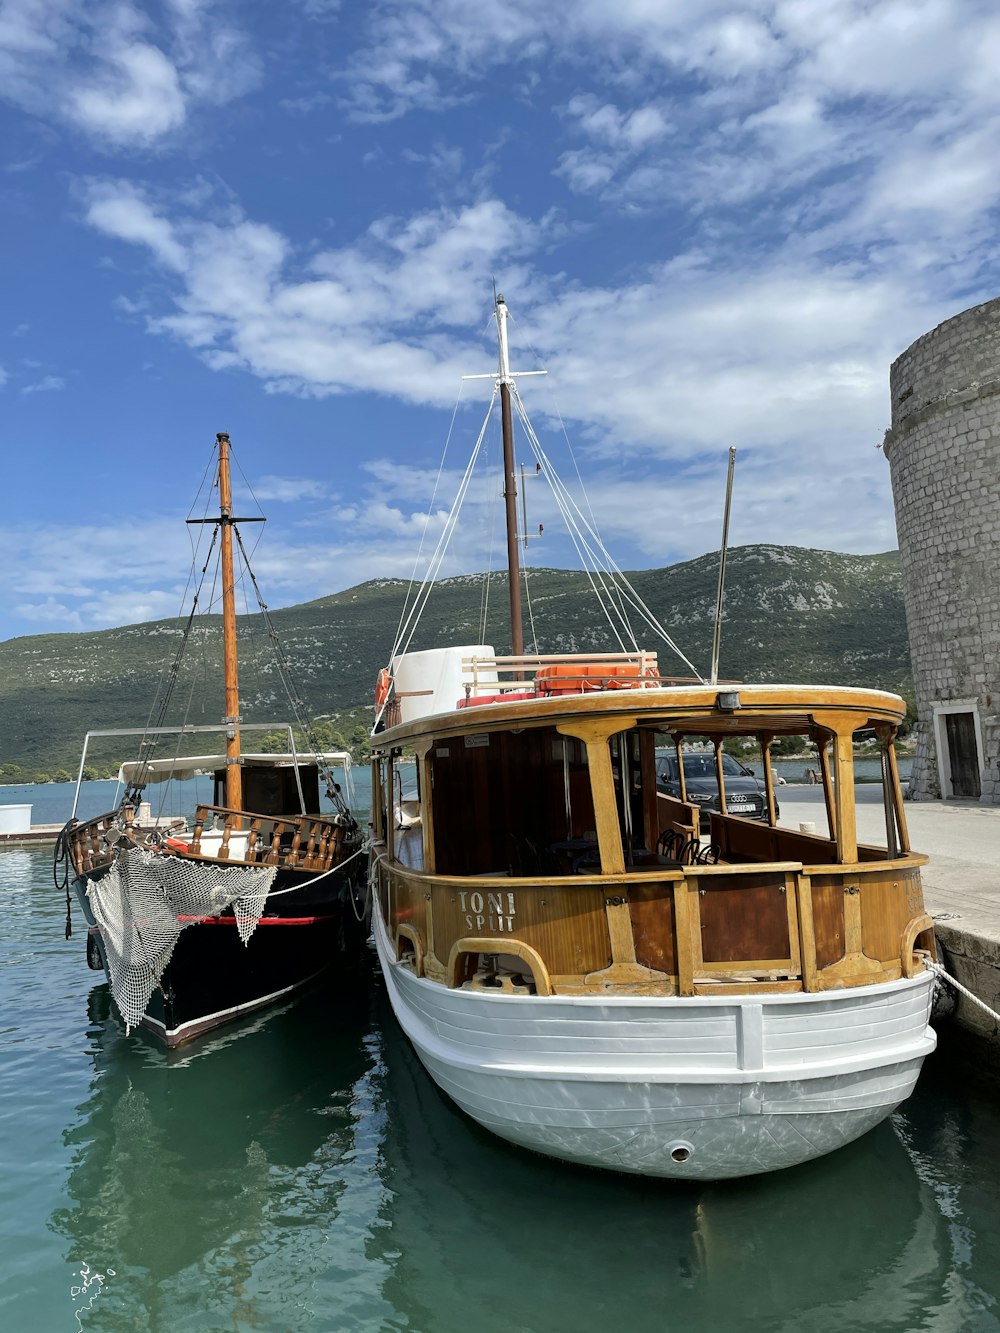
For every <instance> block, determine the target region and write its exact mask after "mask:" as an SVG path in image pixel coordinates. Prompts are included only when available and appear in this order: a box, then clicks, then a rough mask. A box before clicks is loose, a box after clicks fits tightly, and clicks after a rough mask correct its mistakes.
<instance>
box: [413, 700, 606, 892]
mask: <svg viewBox="0 0 1000 1333" xmlns="http://www.w3.org/2000/svg"><path fill="white" fill-rule="evenodd" d="M428 765H429V770H430V785H431V791H430V793H429V794H428V793H427V792H425V793H424V799H425V800H426V799H428V795H429V799H430V800H431V802H432V806H433V814H434V855H435V870H436V872H437V873H438V874H440V875H488V874H493V875H517V876H527V877H531V876H532V875H549V874H563V873H565V874H569V873H572V871H573V870H574V869H575V868H576V863H577V862H578V861H582V860H583V859H584V858H586V856H587V855H588V854H590V855H591V856H592V857H594V858H595V859H596V851H597V834H596V831H595V828H596V821H595V819H594V806H593V800H592V798H591V793H590V773H589V769H588V767H587V751H586V747H585V746H584V744H583V743H582V742H581V741H578V740H576V739H575V738H573V737H570V736H562V735H560V733H559V732H557V731H556V730H555V728H553V727H539V728H531V729H525V730H523V731H488V732H479V733H472V734H469V735H464V736H452V737H448V738H444V739H441V740H438V741H437V742H436V743H435V744H434V745H433V746H432V747H431V750H430V753H429V755H428Z"/></svg>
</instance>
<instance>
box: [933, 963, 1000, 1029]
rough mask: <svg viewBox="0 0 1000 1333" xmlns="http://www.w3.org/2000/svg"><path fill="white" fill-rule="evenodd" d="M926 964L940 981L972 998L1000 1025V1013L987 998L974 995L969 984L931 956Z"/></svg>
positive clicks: (976, 1004)
mask: <svg viewBox="0 0 1000 1333" xmlns="http://www.w3.org/2000/svg"><path fill="white" fill-rule="evenodd" d="M924 966H925V967H926V968H927V969H928V970H929V971H931V972H933V973H934V974H935V976H936V977H937V978H938V979H939V980H940V981H946V982H947V983H948V985H949V986H953V987H954V988H955V990H957V991H959V992H960V993H961V994H962V995H964V996H965V998H966V999H967V1000H971V1001H972V1003H973V1004H974V1005H975V1006H976V1007H977V1008H978V1009H982V1011H983V1013H985V1014H989V1016H990V1018H992V1019H993V1020H994V1022H996V1023H997V1024H998V1025H1000V1014H998V1013H997V1011H996V1010H995V1009H991V1008H990V1006H989V1005H988V1004H987V1003H986V1001H985V1000H981V999H980V998H979V996H978V995H974V994H973V993H972V991H970V990H969V988H968V986H963V985H962V983H961V982H960V981H959V980H958V979H957V978H956V977H953V976H952V975H951V973H950V972H949V971H948V969H947V968H945V967H942V965H941V964H940V963H935V962H934V960H933V959H931V958H925V959H924Z"/></svg>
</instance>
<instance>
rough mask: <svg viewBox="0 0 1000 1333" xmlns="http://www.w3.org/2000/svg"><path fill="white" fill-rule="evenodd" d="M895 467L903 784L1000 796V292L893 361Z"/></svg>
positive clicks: (889, 440) (921, 791)
mask: <svg viewBox="0 0 1000 1333" xmlns="http://www.w3.org/2000/svg"><path fill="white" fill-rule="evenodd" d="M889 384H890V391H891V394H892V426H891V427H890V429H889V430H888V431H887V432H886V436H885V443H884V446H883V447H884V450H885V455H886V457H887V458H888V460H889V468H890V471H891V473H892V493H893V499H894V501H895V506H896V527H897V530H898V533H899V550H900V556H901V559H902V565H903V588H904V594H905V599H906V619H907V624H908V627H909V635H910V653H911V656H912V659H913V679H914V685H915V687H916V694H917V707H918V711H919V724H918V729H917V733H918V742H917V753H916V758H915V760H914V765H913V775H912V777H911V779H910V794H911V796H913V797H914V798H915V799H917V800H921V799H923V800H928V799H931V798H933V797H946V798H947V797H965V798H966V799H973V800H980V801H982V802H983V803H984V804H990V805H994V804H997V803H1000V300H993V301H987V302H986V303H985V304H984V305H978V306H974V307H973V308H972V309H971V310H965V311H963V312H962V314H960V315H956V316H955V317H954V318H953V319H948V320H945V322H944V323H943V324H939V325H938V327H937V328H936V329H932V330H931V332H930V333H925V334H924V336H923V337H922V338H918V339H917V341H916V342H915V343H913V345H912V346H911V347H908V348H907V349H906V351H905V352H904V353H903V354H902V356H900V357H899V358H898V359H897V360H896V361H895V362H894V363H893V366H892V370H891V371H890V375H889Z"/></svg>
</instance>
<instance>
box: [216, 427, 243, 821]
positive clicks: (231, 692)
mask: <svg viewBox="0 0 1000 1333" xmlns="http://www.w3.org/2000/svg"><path fill="white" fill-rule="evenodd" d="M215 439H216V442H217V444H218V446H219V527H220V536H221V539H222V661H223V670H224V673H225V690H226V713H225V717H224V718H223V719H222V720H223V723H224V724H225V728H226V805H227V806H228V808H229V809H230V810H240V809H242V806H243V774H242V773H241V772H240V684H239V672H238V667H237V662H236V576H235V573H234V569H233V521H234V520H233V516H232V514H233V493H232V485H231V482H230V478H229V435H228V434H227V433H226V432H225V431H219V433H218V434H217V435H216V437H215Z"/></svg>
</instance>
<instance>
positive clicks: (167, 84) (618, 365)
mask: <svg viewBox="0 0 1000 1333" xmlns="http://www.w3.org/2000/svg"><path fill="white" fill-rule="evenodd" d="M998 68H1000V13H998V11H997V10H996V7H995V5H993V4H990V3H988V2H985V0H984V2H982V3H980V2H979V0H961V2H958V0H866V2H864V3H862V2H861V0H776V2H772V3H765V2H764V0H761V2H760V3H739V0H728V2H719V3H717V2H716V0H616V3H614V4H611V3H609V0H575V2H574V3H560V2H559V0H549V3H547V4H544V5H542V4H538V3H537V0H508V2H507V3H505V4H503V5H496V6H493V5H469V4H468V3H458V0H381V2H380V0H372V2H371V3H365V4H361V3H354V2H352V0H341V2H340V3H337V0H284V2H283V3H282V4H280V5H275V4H273V3H258V2H256V0H245V2H244V3H227V0H147V3H144V4H137V3H132V2H130V0H120V2H119V3H110V4H104V3H101V2H100V0H0V99H2V102H0V198H2V208H0V237H2V245H0V273H2V302H0V420H2V466H3V473H2V479H3V481H2V484H3V496H4V506H3V518H2V524H0V557H2V560H3V569H4V578H3V580H2V581H0V638H8V637H11V636H14V635H20V634H35V633H43V632H51V631H59V630H78V629H94V628H102V627H105V626H109V625H116V624H124V623H130V622H134V621H138V620H144V619H150V618H154V617H158V616H164V615H174V614H177V613H178V612H179V611H180V610H181V597H182V592H183V587H184V582H185V578H186V575H187V569H188V563H189V559H190V553H189V546H188V542H187V533H186V530H185V528H184V524H183V519H184V517H185V515H186V514H187V512H188V509H189V506H190V504H191V501H192V499H193V497H194V495H195V492H196V490H197V487H198V484H199V481H200V479H201V476H202V473H203V471H204V468H205V465H206V463H207V461H208V458H209V455H210V451H211V448H212V443H213V440H214V435H215V432H216V431H217V430H228V431H229V432H230V433H231V435H232V439H233V445H234V449H235V452H236V456H237V459H238V461H239V464H240V466H241V468H242V472H243V474H244V475H245V477H246V480H247V483H248V484H249V486H250V487H252V489H253V491H254V492H255V494H256V495H257V496H258V497H259V499H260V502H261V505H262V507H263V509H264V512H265V513H266V514H267V516H268V520H269V521H268V524H267V530H266V532H265V534H264V538H263V541H262V544H261V546H260V549H259V552H258V555H257V558H256V561H255V565H256V569H257V573H258V577H259V579H260V581H261V583H262V585H263V586H264V589H265V593H266V595H267V597H268V601H269V603H270V604H271V605H272V606H279V605H287V604H290V603H293V602H297V601H303V600H306V599H309V598H312V597H318V596H322V595H324V594H326V593H328V592H332V591H334V590H336V589H338V588H343V587H347V586H350V585H351V584H354V583H357V582H360V581H362V580H364V579H367V578H373V577H377V576H380V575H403V576H409V574H410V572H411V570H412V568H413V564H414V559H415V556H416V554H417V550H418V546H419V545H420V541H421V534H422V533H423V532H424V527H425V519H424V517H423V516H424V515H425V514H426V513H427V510H428V507H429V505H431V501H432V497H433V498H434V503H433V506H432V508H433V513H432V515H431V517H430V519H429V520H428V530H427V533H426V535H425V538H424V546H425V550H426V549H427V546H428V544H429V545H433V541H434V540H436V536H437V533H438V532H439V531H440V527H441V524H442V523H443V521H444V510H445V509H446V508H447V502H448V501H450V496H449V495H448V492H449V488H450V486H451V485H452V483H453V482H454V481H455V480H456V479H457V476H458V473H459V470H460V467H461V465H462V464H463V462H464V457H463V456H464V453H465V450H466V448H467V447H468V446H471V443H472V441H473V440H474V439H475V436H476V434H477V432H478V428H479V424H480V418H481V414H482V411H483V408H484V401H485V399H484V395H486V394H488V387H486V388H484V386H483V385H482V384H478V385H477V384H466V386H465V388H464V389H463V388H462V382H461V376H462V375H463V374H465V373H474V372H476V371H485V370H489V369H490V368H491V367H492V365H493V364H494V358H495V353H494V345H493V342H492V340H491V333H490V328H489V322H488V320H489V313H490V307H491V298H492V281H493V279H494V277H495V278H496V281H497V284H498V286H499V288H500V290H501V291H502V292H503V293H504V295H505V296H506V299H507V302H508V304H509V306H510V308H511V311H512V318H513V325H512V329H511V337H512V344H513V348H514V351H513V357H512V360H513V363H514V365H515V367H517V368H521V369H532V368H535V367H538V366H544V367H546V368H547V369H548V371H549V374H548V376H547V378H546V379H545V380H544V381H543V380H528V381H525V382H523V385H522V393H523V397H524V400H525V403H526V405H527V407H528V410H529V412H530V413H531V414H532V416H533V419H534V420H535V424H536V426H538V427H546V428H548V430H549V434H548V436H547V437H546V440H547V447H551V450H552V453H553V455H554V457H555V458H556V461H557V463H558V465H559V466H560V467H561V470H562V472H563V475H564V477H565V478H566V480H567V481H568V482H570V481H572V480H573V479H574V477H575V466H576V465H577V464H578V465H579V468H580V471H581V473H582V474H583V475H584V477H585V478H586V480H587V487H588V495H589V500H590V504H591V505H592V507H593V510H594V513H595V515H596V518H597V521H598V523H599V525H600V528H601V532H602V535H603V537H604V539H605V541H606V543H607V545H608V546H609V547H610V548H611V549H612V550H613V551H614V553H615V555H616V558H617V560H618V563H619V564H620V565H621V566H622V567H624V568H626V569H629V568H646V567H650V566H655V565H663V564H667V563H670V562H673V561H675V560H678V559H684V558H688V557H691V556H694V555H699V554H701V553H703V552H704V551H706V550H710V549H712V548H713V547H715V545H716V544H717V541H718V533H719V529H720V524H721V505H722V492H723V487H724V479H725V469H726V453H727V450H728V448H729V446H730V445H736V446H737V449H738V450H739V456H738V463H737V481H736V495H735V500H734V512H733V521H732V529H731V537H732V540H733V541H734V543H743V542H756V541H768V542H781V543H794V544H801V545H807V546H816V547H824V548H829V549H836V550H846V551H857V552H862V551H878V550H885V549H888V548H891V547H893V546H894V545H895V531H894V525H893V518H892V502H891V494H890V489H889V477H888V468H887V465H886V464H885V461H884V459H883V458H882V455H881V453H880V452H879V451H878V450H877V449H876V447H875V446H876V445H877V444H878V443H879V442H880V440H881V437H882V432H883V430H884V428H885V427H886V425H887V424H888V420H889V400H888V382H887V377H888V368H889V364H890V362H891V360H892V359H893V358H894V357H895V356H896V355H898V354H899V352H900V351H902V350H903V348H904V347H906V346H907V345H908V344H909V343H910V342H911V341H912V340H913V339H914V338H915V337H917V336H919V335H920V334H921V333H923V332H925V331H926V330H928V329H930V328H932V327H933V326H934V325H935V324H936V323H938V322H939V321H940V320H941V319H944V318H946V317H947V316H949V315H951V314H953V313H956V312H957V311H959V310H961V309H964V308H965V307H967V306H969V305H972V304H975V303H976V302H978V301H982V300H986V299H989V298H991V297H993V296H995V295H996V294H997V291H998V280H997V269H998V256H997V236H996V209H997V203H998V198H1000V172H998V171H997V169H996V163H997V161H998V160H1000V155H998V150H1000V79H998V78H997V75H996V71H997V69H998ZM460 392H461V395H462V397H461V403H460V406H459V411H458V415H457V417H456V425H455V432H454V435H453V437H452V443H451V445H450V449H449V454H448V458H447V460H446V464H445V475H444V477H443V478H442V480H441V483H440V484H439V485H438V489H437V492H436V494H435V484H436V479H437V474H438V467H439V464H440V462H441V456H442V449H443V446H444V442H445V439H446V436H447V434H448V429H449V424H450V422H451V419H452V413H453V411H454V409H455V404H456V401H457V399H458V397H459V394H460ZM560 420H561V421H564V422H565V425H566V428H567V432H568V435H569V438H570V439H571V440H572V442H573V449H574V453H575V463H574V462H573V461H571V460H570V459H569V457H568V455H567V454H566V450H565V444H564V443H561V436H560V432H559V430H558V423H559V421H560ZM540 433H541V431H540ZM497 488H498V487H497V481H496V477H495V473H492V474H491V473H490V472H489V471H487V473H486V474H485V476H484V479H483V483H482V485H481V487H480V489H479V490H478V491H477V492H476V493H475V495H474V496H470V501H469V510H470V513H469V515H468V517H469V520H470V521H469V522H468V523H466V524H465V525H464V526H463V528H462V535H461V538H460V539H459V541H458V543H457V545H456V548H455V550H454V553H453V556H452V559H451V563H450V565H449V566H448V568H449V569H450V570H452V571H458V570H462V571H471V570H476V569H481V568H485V567H486V565H487V563H488V561H489V559H490V554H489V551H490V542H491V531H492V528H493V524H492V521H491V519H490V515H492V514H493V513H494V511H496V510H497V509H498V506H497V504H495V503H494V501H495V496H496V492H497ZM540 490H541V488H538V491H537V492H536V491H535V490H534V489H533V490H532V492H531V495H530V500H531V514H530V520H529V521H530V523H531V524H532V526H534V524H535V523H536V522H543V523H545V527H546V533H545V537H544V539H543V540H542V541H541V542H538V543H533V544H532V547H531V551H530V558H531V560H532V561H533V562H535V563H537V564H549V565H559V564H566V565H573V564H575V563H576V562H575V560H574V556H573V552H572V549H571V548H570V547H569V546H568V545H567V543H566V542H565V541H564V540H563V539H562V537H561V536H560V535H559V533H558V532H557V531H556V523H555V515H554V510H553V508H552V506H551V504H550V502H549V501H548V500H547V498H546V497H545V496H543V495H542V494H541V493H540ZM446 497H447V500H446Z"/></svg>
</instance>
